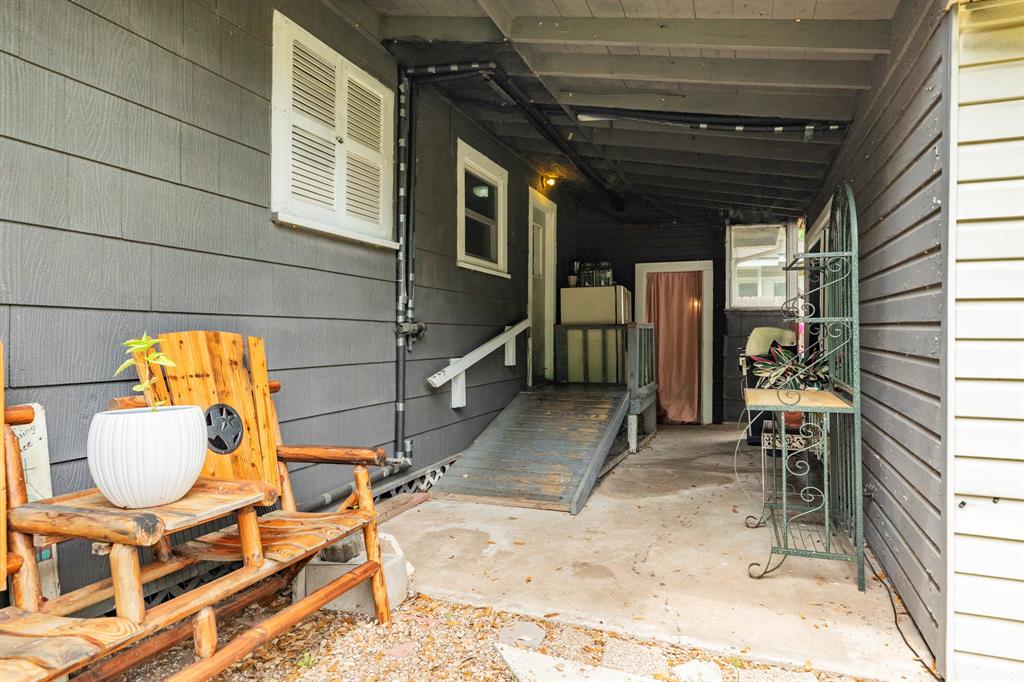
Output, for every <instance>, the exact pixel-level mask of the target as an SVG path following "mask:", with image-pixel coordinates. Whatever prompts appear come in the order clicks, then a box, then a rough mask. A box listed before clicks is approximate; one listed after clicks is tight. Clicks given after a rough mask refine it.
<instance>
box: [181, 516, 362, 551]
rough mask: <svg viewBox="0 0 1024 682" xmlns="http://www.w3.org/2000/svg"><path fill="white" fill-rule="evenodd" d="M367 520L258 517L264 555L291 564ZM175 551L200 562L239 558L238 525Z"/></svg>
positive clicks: (209, 534) (198, 539)
mask: <svg viewBox="0 0 1024 682" xmlns="http://www.w3.org/2000/svg"><path fill="white" fill-rule="evenodd" d="M368 521H369V519H367V517H366V515H364V514H362V513H360V512H358V511H340V512H321V513H312V512H286V511H274V512H270V513H269V514H265V515H264V516H261V517H259V519H258V523H259V527H260V539H261V540H262V541H263V556H264V557H266V558H267V559H273V560H274V561H279V562H282V563H288V562H291V561H294V560H295V559H298V558H300V557H303V556H307V555H308V554H309V553H310V552H312V551H317V550H319V549H321V548H323V547H326V546H327V545H330V544H332V543H334V542H337V541H338V540H340V539H342V538H344V537H346V536H348V535H351V534H352V533H354V532H356V531H357V530H360V529H362V528H363V526H365V525H366V524H367V522H368ZM174 551H175V553H176V554H180V555H182V556H187V557H192V558H195V559H199V560H201V561H240V560H241V559H242V552H241V541H240V540H239V538H238V526H237V525H233V526H228V527H227V528H223V529H221V530H218V531H214V532H212V533H207V534H206V535H203V536H202V537H199V538H196V539H195V540H192V541H190V542H186V543H184V544H182V545H180V546H178V547H176V548H175V549H174Z"/></svg>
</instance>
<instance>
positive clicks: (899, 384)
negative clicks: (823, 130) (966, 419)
mask: <svg viewBox="0 0 1024 682" xmlns="http://www.w3.org/2000/svg"><path fill="white" fill-rule="evenodd" d="M943 4H944V3H940V2H934V1H931V0H912V1H910V2H904V3H901V5H900V7H899V9H898V10H897V12H896V15H895V17H894V25H893V36H895V39H894V45H893V52H892V54H891V55H889V57H888V58H887V60H879V63H877V64H876V68H877V74H876V79H875V81H876V86H877V88H876V90H874V91H872V92H871V93H869V94H868V95H867V96H866V97H865V98H864V99H863V100H862V101H861V103H860V106H859V110H858V112H857V114H856V117H855V121H856V123H855V124H854V126H853V127H852V129H851V130H850V132H849V134H848V137H847V139H846V141H845V142H844V144H843V146H842V148H841V150H840V152H839V155H838V156H837V158H836V162H835V164H834V166H833V167H832V169H831V172H830V174H829V176H828V178H827V181H826V184H825V189H824V190H823V193H822V195H821V196H819V197H818V198H817V200H816V201H815V202H814V206H812V211H811V213H810V214H809V219H811V220H813V219H814V218H815V217H816V215H817V213H818V211H819V210H820V208H821V206H823V205H824V203H825V201H826V200H827V198H828V195H829V194H830V193H831V189H832V188H833V187H834V186H835V184H836V183H837V182H839V181H842V180H848V181H850V182H851V183H852V185H853V188H854V194H855V197H856V202H857V211H858V214H859V216H858V217H859V232H860V297H861V308H860V313H861V330H862V331H861V388H862V395H863V407H862V412H863V458H864V485H865V490H866V492H867V494H868V496H866V498H865V535H866V538H867V540H868V543H869V544H870V546H871V548H872V549H873V550H874V552H875V554H876V555H877V556H878V558H879V560H880V561H881V563H882V566H883V567H884V569H885V571H886V572H887V573H888V575H889V576H890V577H891V578H892V580H893V582H894V583H895V585H896V587H897V589H898V590H899V593H900V596H901V597H902V598H903V601H904V602H905V603H906V606H907V609H908V610H909V611H910V613H911V615H912V616H913V618H914V622H915V623H916V624H917V626H918V628H919V629H920V630H921V632H922V633H923V634H924V637H925V639H926V641H927V642H928V644H929V646H930V647H931V649H932V652H933V653H935V654H936V655H938V656H939V657H940V661H939V665H940V666H942V665H943V663H942V661H941V655H942V654H941V652H942V649H943V644H942V642H943V636H944V635H943V630H944V627H945V604H946V598H947V594H946V585H945V582H946V580H945V573H946V561H947V556H946V547H945V544H946V540H945V533H946V531H945V528H946V524H947V522H948V520H947V518H946V510H945V509H944V499H945V498H944V495H945V493H944V490H945V487H946V485H947V481H946V479H945V476H946V472H945V469H946V465H945V454H944V442H943V435H944V416H943V411H942V409H941V400H942V396H943V394H944V391H945V388H944V386H943V383H944V366H943V361H944V354H945V348H944V343H943V338H944V334H945V331H944V329H945V325H946V323H947V315H948V312H947V311H946V310H944V309H943V305H944V298H945V292H944V290H943V276H944V271H945V254H944V250H945V246H946V243H947V237H946V234H947V230H948V226H949V215H948V209H947V205H948V201H947V197H948V190H949V177H948V163H949V135H948V131H949V121H948V118H949V116H948V106H949V101H948V97H949V50H950V29H949V21H948V19H947V18H945V17H944V15H943V12H942V6H943Z"/></svg>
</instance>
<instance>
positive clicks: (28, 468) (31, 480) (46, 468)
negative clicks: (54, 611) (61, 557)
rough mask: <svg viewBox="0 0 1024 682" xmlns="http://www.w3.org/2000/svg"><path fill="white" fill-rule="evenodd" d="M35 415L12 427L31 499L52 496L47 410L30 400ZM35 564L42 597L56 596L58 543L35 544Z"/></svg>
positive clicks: (58, 579)
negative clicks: (37, 569)
mask: <svg viewBox="0 0 1024 682" xmlns="http://www.w3.org/2000/svg"><path fill="white" fill-rule="evenodd" d="M31 405H32V408H33V409H34V410H35V418H34V419H33V420H32V422H31V423H29V424H25V425H24V426H13V427H11V428H12V430H13V431H14V435H15V436H16V437H17V439H18V445H19V446H20V447H21V465H22V467H24V469H25V487H26V488H27V489H28V501H29V502H35V501H36V500H45V499H46V498H48V497H53V486H52V484H51V481H50V447H49V442H48V440H47V437H46V412H45V411H44V410H43V406H42V405H40V404H38V403H31ZM36 564H37V565H38V566H39V580H40V582H41V583H42V587H43V596H45V597H46V598H47V599H53V598H54V597H57V596H59V595H60V577H59V574H58V573H57V545H55V544H51V545H45V546H43V547H38V546H37V547H36Z"/></svg>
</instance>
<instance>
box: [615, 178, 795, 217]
mask: <svg viewBox="0 0 1024 682" xmlns="http://www.w3.org/2000/svg"><path fill="white" fill-rule="evenodd" d="M635 186H636V188H637V189H638V190H641V191H642V192H644V193H645V194H652V195H656V196H660V197H672V198H676V199H691V198H694V199H701V200H707V201H720V202H722V203H726V204H735V205H737V206H763V207H766V208H782V209H790V210H793V211H802V210H803V209H804V207H805V206H806V205H807V204H808V203H809V200H803V199H800V200H794V199H776V198H772V197H759V196H756V195H753V194H749V195H740V196H737V195H734V194H720V193H718V192H713V191H710V190H705V189H700V190H684V189H678V188H670V187H659V186H657V185H646V184H643V183H637V184H636V185H635Z"/></svg>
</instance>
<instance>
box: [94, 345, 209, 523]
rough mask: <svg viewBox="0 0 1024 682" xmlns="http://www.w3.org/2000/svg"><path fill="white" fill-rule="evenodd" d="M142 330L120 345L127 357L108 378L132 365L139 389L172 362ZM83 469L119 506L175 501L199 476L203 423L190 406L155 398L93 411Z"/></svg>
mask: <svg viewBox="0 0 1024 682" xmlns="http://www.w3.org/2000/svg"><path fill="white" fill-rule="evenodd" d="M159 344H160V339H154V338H152V337H150V336H149V335H148V334H143V335H142V336H141V337H140V338H137V339H129V340H127V341H125V342H124V343H123V344H122V345H123V346H124V347H125V349H126V350H125V353H126V354H128V355H129V356H131V357H130V358H129V359H128V360H125V361H124V363H122V364H121V366H120V367H118V368H117V371H116V372H115V373H114V376H117V375H118V374H120V373H121V372H123V371H125V370H126V369H128V368H130V367H136V368H137V369H138V373H139V383H138V384H136V385H135V386H133V387H132V390H133V391H135V392H137V393H145V391H146V389H148V388H150V387H151V386H153V384H154V383H156V381H157V380H158V378H159V377H158V373H159V372H160V371H161V369H160V368H161V367H174V362H173V361H171V359H170V358H168V357H167V356H166V355H164V354H163V353H162V352H161V351H160V350H159V349H158V348H157V346H158V345H159ZM86 454H87V459H88V462H89V473H90V474H91V475H92V479H93V481H94V482H95V483H96V487H98V488H99V489H100V492H101V493H103V496H104V497H106V498H107V499H108V500H110V502H111V503H112V504H114V505H116V506H118V507H122V508H141V507H155V506H159V505H161V504H169V503H171V502H174V501H176V500H179V499H181V498H182V497H183V496H184V495H185V493H187V492H188V491H189V490H190V489H191V488H192V486H193V485H194V484H195V482H196V479H197V478H199V472H200V471H201V470H202V468H203V462H204V460H205V459H206V423H205V421H204V419H203V412H202V410H200V409H199V407H198V406H195V405H164V404H163V403H161V402H157V403H155V404H152V405H150V406H149V407H140V408H135V409H127V410H109V411H106V412H100V413H98V414H96V415H95V416H94V417H93V419H92V424H91V425H90V426H89V440H88V444H87V448H86Z"/></svg>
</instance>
